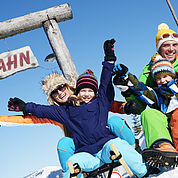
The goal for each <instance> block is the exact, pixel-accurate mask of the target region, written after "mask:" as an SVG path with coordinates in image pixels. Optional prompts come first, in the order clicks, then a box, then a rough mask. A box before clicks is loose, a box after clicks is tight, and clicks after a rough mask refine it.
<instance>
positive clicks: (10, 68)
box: [0, 46, 39, 79]
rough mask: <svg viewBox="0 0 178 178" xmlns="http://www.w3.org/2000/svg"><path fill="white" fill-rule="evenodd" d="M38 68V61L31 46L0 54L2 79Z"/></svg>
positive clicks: (0, 75)
mask: <svg viewBox="0 0 178 178" xmlns="http://www.w3.org/2000/svg"><path fill="white" fill-rule="evenodd" d="M38 66H39V64H38V61H37V59H36V57H35V56H34V55H33V52H32V50H31V48H30V47H29V46H26V47H23V48H20V49H17V50H14V51H10V52H5V53H2V54H0V79H3V78H6V77H8V76H10V75H12V74H15V73H17V72H20V71H23V70H27V69H30V68H36V67H38Z"/></svg>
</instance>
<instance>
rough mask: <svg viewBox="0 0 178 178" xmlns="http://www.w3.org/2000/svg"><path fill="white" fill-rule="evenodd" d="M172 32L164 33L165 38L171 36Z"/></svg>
mask: <svg viewBox="0 0 178 178" xmlns="http://www.w3.org/2000/svg"><path fill="white" fill-rule="evenodd" d="M169 36H170V34H169V33H165V34H163V35H162V37H163V38H169Z"/></svg>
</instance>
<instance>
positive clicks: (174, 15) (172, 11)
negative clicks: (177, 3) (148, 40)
mask: <svg viewBox="0 0 178 178" xmlns="http://www.w3.org/2000/svg"><path fill="white" fill-rule="evenodd" d="M166 1H167V4H168V6H169V9H170V10H171V13H172V15H173V17H174V20H175V21H176V24H177V26H178V19H177V16H176V14H175V12H174V9H173V7H172V5H171V3H170V1H169V0H166Z"/></svg>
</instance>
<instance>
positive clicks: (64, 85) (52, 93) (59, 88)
mask: <svg viewBox="0 0 178 178" xmlns="http://www.w3.org/2000/svg"><path fill="white" fill-rule="evenodd" d="M66 87H67V86H66V84H61V85H59V86H58V87H57V88H56V89H55V90H53V91H52V92H51V96H55V95H56V94H57V93H58V91H61V92H64V91H65V90H66Z"/></svg>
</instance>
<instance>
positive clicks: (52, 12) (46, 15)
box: [0, 4, 73, 39]
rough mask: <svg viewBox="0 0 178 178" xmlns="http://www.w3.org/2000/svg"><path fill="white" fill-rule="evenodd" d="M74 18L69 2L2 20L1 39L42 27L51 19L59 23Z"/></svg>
mask: <svg viewBox="0 0 178 178" xmlns="http://www.w3.org/2000/svg"><path fill="white" fill-rule="evenodd" d="M72 18H73V15H72V10H71V7H70V6H69V4H63V5H59V6H55V7H52V8H49V9H46V10H43V11H38V12H34V13H30V14H27V15H24V16H21V17H17V18H14V19H10V20H7V21H4V22H0V39H3V38H6V37H9V36H13V35H16V34H19V33H23V32H26V31H30V30H34V29H37V28H40V27H42V25H43V23H44V22H45V21H47V20H50V19H55V20H56V22H57V23H58V22H62V21H65V20H69V19H72Z"/></svg>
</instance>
